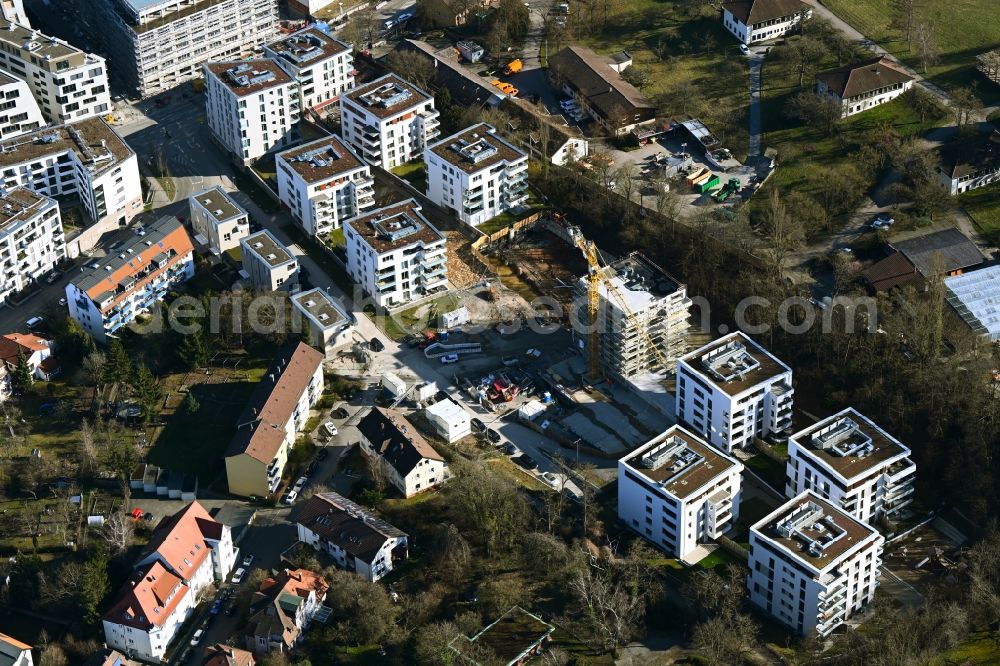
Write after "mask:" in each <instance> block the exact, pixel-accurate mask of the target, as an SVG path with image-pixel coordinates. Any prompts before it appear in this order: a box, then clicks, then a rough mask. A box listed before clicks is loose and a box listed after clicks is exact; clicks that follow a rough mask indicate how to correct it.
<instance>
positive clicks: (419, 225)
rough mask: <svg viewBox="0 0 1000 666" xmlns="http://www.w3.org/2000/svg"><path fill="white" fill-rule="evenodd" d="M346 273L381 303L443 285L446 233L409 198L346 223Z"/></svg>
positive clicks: (397, 302) (402, 299)
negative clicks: (430, 220) (431, 221)
mask: <svg viewBox="0 0 1000 666" xmlns="http://www.w3.org/2000/svg"><path fill="white" fill-rule="evenodd" d="M344 237H345V238H346V240H347V273H348V275H350V276H351V279H352V280H353V281H354V282H356V283H357V284H359V285H361V288H362V289H363V290H364V292H365V293H366V294H368V295H369V296H370V297H371V298H372V299H373V300H374V301H375V302H376V303H378V304H379V305H380V306H382V307H389V306H392V305H400V304H402V303H406V302H408V301H410V300H413V299H414V298H418V297H420V296H424V295H426V294H429V293H432V292H434V291H442V290H445V289H447V283H448V256H447V252H448V248H447V245H446V243H445V237H444V236H443V235H442V234H441V232H439V231H438V230H437V229H435V228H434V226H433V225H432V224H431V223H430V222H428V221H427V218H425V217H424V216H423V214H422V213H421V212H420V205H419V204H417V202H416V201H414V200H413V199H409V200H407V201H402V202H400V203H396V204H393V205H391V206H386V207H385V208H379V209H378V210H373V211H370V212H368V213H366V214H364V215H362V216H360V217H355V218H352V219H350V220H347V221H346V222H344Z"/></svg>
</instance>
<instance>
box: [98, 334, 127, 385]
mask: <svg viewBox="0 0 1000 666" xmlns="http://www.w3.org/2000/svg"><path fill="white" fill-rule="evenodd" d="M103 372H104V377H103V383H104V384H105V385H107V386H110V387H112V394H114V393H116V392H117V389H120V388H121V387H123V386H126V385H127V384H128V383H129V379H131V377H132V361H131V359H129V357H128V352H127V351H125V346H124V345H123V344H122V343H121V340H117V339H113V340H112V341H111V344H109V345H108V353H107V354H106V355H105V357H104V370H103Z"/></svg>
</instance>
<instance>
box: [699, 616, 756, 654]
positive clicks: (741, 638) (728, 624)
mask: <svg viewBox="0 0 1000 666" xmlns="http://www.w3.org/2000/svg"><path fill="white" fill-rule="evenodd" d="M759 633H760V628H759V627H758V626H757V623H756V622H754V620H753V618H752V617H750V616H749V615H746V614H744V613H735V614H733V615H728V616H716V617H713V618H711V619H709V620H705V621H704V622H701V623H699V624H698V625H696V626H695V628H694V632H693V634H692V636H691V642H692V643H693V644H694V647H695V649H697V650H698V651H699V652H701V654H702V655H703V656H704V657H705V658H706V659H707V660H708V663H709V664H711V665H713V666H714V665H715V664H720V665H721V664H727V665H728V664H742V663H747V662H746V659H745V657H747V656H748V655H749V654H750V653H751V652H752V650H753V648H754V647H755V646H756V644H757V636H758V634H759Z"/></svg>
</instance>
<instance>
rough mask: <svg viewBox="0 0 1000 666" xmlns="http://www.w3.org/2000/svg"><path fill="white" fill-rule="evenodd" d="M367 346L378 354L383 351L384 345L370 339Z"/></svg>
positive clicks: (375, 339)
mask: <svg viewBox="0 0 1000 666" xmlns="http://www.w3.org/2000/svg"><path fill="white" fill-rule="evenodd" d="M368 346H369V347H370V348H371V350H372V351H377V352H380V351H382V350H383V349H385V343H384V342H382V341H381V340H379V339H378V338H372V339H371V340H369V341H368Z"/></svg>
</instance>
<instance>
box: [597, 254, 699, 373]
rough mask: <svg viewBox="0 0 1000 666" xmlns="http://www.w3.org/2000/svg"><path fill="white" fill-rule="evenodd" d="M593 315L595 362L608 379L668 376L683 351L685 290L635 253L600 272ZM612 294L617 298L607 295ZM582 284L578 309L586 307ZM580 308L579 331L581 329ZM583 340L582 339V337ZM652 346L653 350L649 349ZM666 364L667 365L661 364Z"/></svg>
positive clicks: (685, 308)
mask: <svg viewBox="0 0 1000 666" xmlns="http://www.w3.org/2000/svg"><path fill="white" fill-rule="evenodd" d="M600 270H602V271H603V272H604V275H603V279H601V280H600V305H599V308H598V311H597V328H598V331H599V340H600V342H599V345H600V361H601V366H602V369H603V370H604V372H605V373H607V374H608V375H612V376H615V377H618V378H621V379H631V378H633V377H635V376H637V375H642V374H647V373H656V372H660V371H663V370H667V371H670V372H672V371H673V370H674V366H675V365H676V360H677V357H678V356H682V355H683V354H684V353H685V351H686V350H687V349H686V346H687V332H688V321H687V319H688V310H689V309H690V306H691V301H690V299H689V298H688V296H687V287H686V286H685V285H683V284H681V283H680V282H678V281H677V280H676V279H674V278H673V277H672V276H671V275H670V274H668V273H667V272H666V271H664V270H663V269H662V268H660V267H659V266H657V265H656V264H654V263H653V262H652V261H650V260H649V259H648V258H647V257H645V256H644V255H642V254H641V253H638V252H633V253H632V254H630V255H628V256H627V257H624V258H623V259H620V260H618V261H615V262H614V263H612V264H610V265H608V266H604V267H602V268H601V269H600ZM609 284H610V285H611V289H613V290H615V291H617V293H611V292H610V291H609V286H608V285H609ZM588 286H589V282H588V280H587V278H583V279H582V280H581V281H580V294H581V295H582V296H581V301H580V302H581V303H584V302H586V291H587V289H588ZM585 311H586V308H585V307H583V308H581V314H580V315H579V317H578V322H579V323H578V326H586V325H587V322H588V317H587V315H586V312H585ZM581 337H582V338H583V339H584V340H586V339H587V336H586V335H585V334H584V335H582V336H581ZM652 345H656V347H657V348H658V351H657V349H653V348H651V346H652ZM664 359H665V360H666V365H665V364H664Z"/></svg>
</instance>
